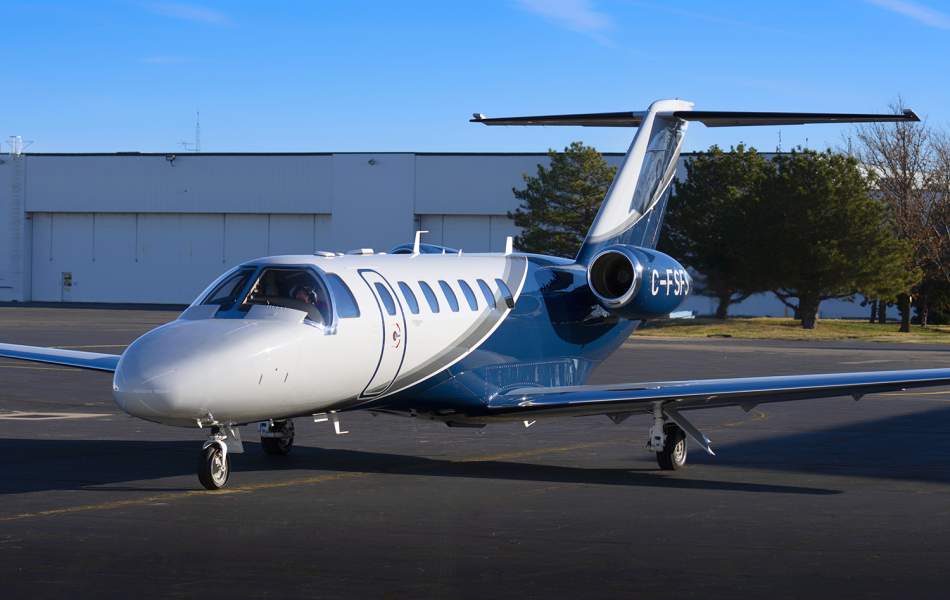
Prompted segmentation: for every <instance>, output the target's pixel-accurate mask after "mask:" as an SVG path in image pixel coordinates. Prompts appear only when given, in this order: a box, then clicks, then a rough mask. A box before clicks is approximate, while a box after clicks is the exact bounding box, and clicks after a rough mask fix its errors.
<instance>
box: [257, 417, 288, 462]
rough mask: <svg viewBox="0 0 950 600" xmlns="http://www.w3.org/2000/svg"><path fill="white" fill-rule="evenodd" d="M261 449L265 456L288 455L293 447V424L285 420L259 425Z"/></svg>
mask: <svg viewBox="0 0 950 600" xmlns="http://www.w3.org/2000/svg"><path fill="white" fill-rule="evenodd" d="M261 447H262V448H263V449H264V452H265V453H267V454H275V455H279V456H283V455H286V454H289V453H290V450H291V448H293V447H294V422H293V421H292V420H290V419H287V420H286V421H270V422H268V421H265V422H263V423H261Z"/></svg>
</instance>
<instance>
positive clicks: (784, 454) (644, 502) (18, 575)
mask: <svg viewBox="0 0 950 600" xmlns="http://www.w3.org/2000/svg"><path fill="white" fill-rule="evenodd" d="M174 316H175V313H173V312H165V311H156V310H149V311H140V310H98V309H56V308H22V307H18V308H12V307H0V341H5V342H14V343H24V344H36V345H55V346H67V347H76V348H80V349H85V350H90V351H98V352H107V353H119V352H121V351H122V347H123V346H124V345H125V344H128V343H129V342H130V341H131V340H133V339H134V338H135V337H136V336H137V335H139V334H141V333H142V332H144V331H146V330H148V329H150V328H152V327H154V326H156V325H158V324H160V323H162V322H164V321H166V320H169V319H172V318H174ZM948 366H950V346H947V347H938V346H933V347H929V346H917V345H883V344H859V343H824V344H809V343H768V342H739V341H732V340H722V339H716V340H712V339H711V340H693V341H664V340H639V339H637V338H636V337H634V338H632V339H631V341H630V342H629V343H627V344H626V345H625V346H624V347H623V348H622V349H621V350H620V351H618V352H617V353H616V354H615V355H614V356H613V357H612V358H611V360H610V361H608V362H607V363H606V364H604V365H603V366H602V367H601V368H600V369H599V371H598V372H597V374H596V377H595V380H594V383H607V382H616V381H638V380H656V379H686V378H699V377H731V376H747V375H748V376H751V375H777V374H795V373H809V372H835V371H871V370H888V369H902V368H927V367H948ZM332 376H333V374H332V373H327V377H332ZM110 383H111V382H110V376H109V375H108V374H99V373H93V372H88V371H76V370H72V369H67V368H61V367H55V366H44V365H36V364H31V363H22V362H15V361H9V360H0V598H4V599H18V598H80V597H82V598H85V597H96V598H102V597H117V598H178V597H196V596H202V597H211V596H213V597H228V598H453V599H454V598H478V599H485V598H491V599H495V598H634V597H638V598H662V597H675V598H694V597H695V598H716V597H730V598H734V597H737V596H739V595H742V596H745V597H750V598H764V597H767V598H803V597H813V598H814V597H820V598H826V597H835V598H896V597H914V598H948V597H950V390H948V389H946V388H944V389H933V390H924V391H914V392H910V393H895V394H886V395H875V396H868V397H865V398H864V399H863V400H861V401H860V402H855V401H854V400H852V399H850V398H844V399H830V400H817V401H804V402H791V403H784V404H773V405H767V406H764V407H759V408H757V409H754V410H753V411H751V412H750V413H745V412H743V411H742V410H741V409H739V408H729V409H717V410H711V411H705V412H692V413H690V416H691V417H693V418H694V420H695V422H696V424H697V425H698V426H700V427H701V428H702V429H703V430H704V432H705V433H706V434H707V435H708V436H709V437H710V438H711V439H712V440H713V447H714V448H715V450H716V452H717V456H715V457H710V456H706V455H704V454H701V453H700V451H699V450H697V449H696V448H695V447H693V448H692V449H691V452H690V456H689V460H690V465H689V467H688V468H687V469H686V470H684V471H681V472H677V473H665V472H661V471H658V470H657V468H656V463H655V460H654V458H653V455H652V454H650V453H648V452H647V451H646V450H644V448H643V445H644V443H645V441H646V436H647V430H648V427H649V420H648V419H647V418H645V417H633V418H631V419H628V420H627V421H625V422H624V423H622V424H621V425H614V424H613V423H612V422H611V421H609V420H608V419H607V418H606V417H590V418H568V419H558V420H550V421H540V422H538V423H537V424H535V425H534V426H532V427H531V428H529V429H525V428H524V427H523V426H521V425H520V424H518V425H516V424H504V425H497V426H490V427H487V428H485V429H480V430H479V429H450V428H447V427H445V426H444V425H441V424H438V423H432V422H427V421H417V420H412V419H402V418H397V417H385V416H380V417H373V416H371V415H368V414H347V415H344V419H343V425H344V428H345V429H347V430H348V431H349V432H350V433H349V434H348V435H345V436H336V435H334V434H333V432H332V430H331V429H330V428H329V427H328V426H327V424H326V423H321V424H314V423H311V422H309V421H308V420H305V419H299V420H298V421H297V428H296V429H297V440H296V446H295V448H294V451H293V452H292V454H291V455H290V456H288V457H282V458H276V457H269V456H266V455H264V454H263V453H262V451H261V449H260V446H259V444H258V443H257V437H256V434H255V432H254V430H253V429H252V428H245V429H244V438H245V447H246V449H247V452H246V453H245V454H243V455H240V456H235V457H234V460H233V463H232V465H233V467H232V474H231V481H230V483H229V487H228V488H227V489H226V490H224V491H222V492H217V493H211V492H206V491H204V490H203V489H202V488H201V487H200V484H199V483H198V481H197V478H196V476H195V472H194V471H195V463H196V460H197V456H198V452H199V449H200V445H201V441H202V439H203V436H202V433H201V432H198V431H197V430H184V429H173V428H167V427H162V426H159V425H153V424H150V423H146V422H144V421H139V420H137V419H134V418H132V417H128V416H126V415H124V414H123V413H121V412H120V411H119V410H118V409H117V408H116V407H115V406H114V405H113V403H112V399H111V394H110Z"/></svg>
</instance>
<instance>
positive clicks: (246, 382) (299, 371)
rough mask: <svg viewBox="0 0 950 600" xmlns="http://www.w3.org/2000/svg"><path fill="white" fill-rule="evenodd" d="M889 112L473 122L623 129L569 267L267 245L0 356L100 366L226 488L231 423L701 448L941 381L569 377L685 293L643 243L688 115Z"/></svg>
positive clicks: (680, 272)
mask: <svg viewBox="0 0 950 600" xmlns="http://www.w3.org/2000/svg"><path fill="white" fill-rule="evenodd" d="M917 120H919V119H918V118H917V116H916V115H915V114H914V113H913V112H911V111H905V112H904V113H903V114H896V115H893V114H892V115H874V114H831V113H776V112H721V111H696V110H693V105H692V103H689V102H685V101H682V100H660V101H657V102H654V103H653V104H652V105H650V107H649V108H648V109H647V110H646V111H640V112H616V113H594V114H571V115H551V116H536V117H512V118H487V117H485V116H484V115H481V114H475V115H474V118H473V119H472V121H473V122H475V123H481V124H484V125H492V126H496V125H528V126H588V127H632V128H637V130H636V133H635V135H634V137H633V141H632V143H631V144H630V147H629V150H628V151H627V153H626V155H625V157H624V158H623V161H622V164H621V165H620V167H619V169H618V171H617V174H616V177H615V179H614V181H613V182H612V184H611V186H610V188H609V190H608V191H607V194H606V196H605V198H604V201H603V203H602V205H601V207H600V210H599V212H598V214H597V216H596V217H595V219H594V221H593V224H592V225H591V227H590V230H589V232H588V234H587V237H586V239H585V241H584V243H583V245H582V246H581V248H580V251H579V252H578V254H577V256H576V257H575V258H574V259H566V258H559V257H554V256H543V255H537V254H528V253H523V252H517V251H515V250H514V249H513V248H512V243H511V239H510V238H509V240H508V243H507V247H506V248H505V250H504V251H503V252H497V253H466V252H463V251H462V250H456V249H452V248H446V247H442V246H436V245H432V244H425V243H422V240H421V234H422V233H423V232H417V233H416V235H415V239H414V241H412V242H409V243H406V244H404V245H401V246H398V247H396V248H394V249H392V251H390V252H389V253H378V252H374V251H373V250H370V249H362V250H357V251H354V252H348V253H339V252H318V253H315V254H313V255H294V256H271V257H266V258H259V259H256V260H251V261H248V262H245V263H243V264H240V265H237V266H235V267H234V268H232V269H231V270H229V271H227V272H226V273H224V274H223V275H221V276H220V277H219V278H218V279H217V280H215V281H214V282H213V283H211V285H209V286H208V288H207V289H206V290H204V291H203V292H202V293H201V294H200V295H198V297H197V298H196V299H195V301H194V302H193V303H192V304H191V305H190V306H189V307H188V308H187V309H186V310H185V311H184V312H182V313H181V315H179V317H178V318H177V319H176V320H175V321H173V322H170V323H168V324H165V325H162V326H161V327H158V328H156V329H154V330H152V331H150V332H148V333H146V334H145V335H143V336H142V337H140V338H138V339H136V340H135V341H134V342H132V344H131V345H129V346H128V348H127V349H126V350H125V351H124V352H123V353H122V354H121V355H110V354H99V353H93V352H80V351H75V350H66V349H57V348H42V347H34V346H22V345H15V344H0V356H2V357H7V358H15V359H23V360H29V361H38V362H43V363H53V364H58V365H67V366H71V367H77V368H82V369H94V370H100V371H111V372H113V373H114V377H113V384H112V393H113V397H114V399H115V402H116V404H117V405H118V406H119V407H120V408H121V409H122V410H123V411H125V412H126V413H128V414H130V415H133V416H135V417H139V418H142V419H145V420H148V421H153V422H155V423H161V424H164V425H171V426H178V427H192V428H196V429H200V430H203V431H207V439H206V441H205V442H204V444H203V446H202V449H201V454H200V460H199V462H198V469H197V471H198V479H199V480H200V482H201V484H202V485H203V486H204V487H206V488H208V489H218V488H221V487H223V486H225V485H226V483H227V481H228V478H229V475H230V470H231V455H232V454H235V453H240V452H243V444H242V442H241V435H240V426H242V425H248V424H259V430H260V436H261V446H262V449H263V451H264V452H266V453H268V454H274V455H285V454H287V453H288V452H290V451H291V448H292V447H293V442H294V420H293V419H294V418H300V417H306V418H313V419H314V420H315V421H318V422H326V423H327V424H328V425H329V426H331V427H332V428H333V430H335V431H336V432H337V433H345V431H344V430H343V429H342V425H341V421H340V419H341V415H342V414H344V413H346V412H348V411H355V410H365V411H373V412H375V413H385V414H390V415H400V416H406V417H415V418H422V419H432V420H435V421H441V422H443V423H445V424H446V425H448V426H450V427H484V426H485V425H488V424H492V423H498V422H506V421H508V422H510V421H514V422H519V421H522V422H524V423H525V424H526V425H530V424H531V423H532V422H534V421H536V420H537V419H540V418H542V417H568V416H572V417H573V416H587V415H606V416H608V417H609V418H610V419H612V420H613V421H614V422H615V423H618V424H619V423H621V422H622V421H624V420H625V419H627V418H628V417H630V416H631V415H637V414H646V415H650V416H652V425H651V427H650V429H649V433H648V436H647V438H648V441H647V448H648V449H649V450H650V451H652V452H655V453H656V459H657V462H658V464H659V466H660V468H662V469H667V470H676V469H680V468H682V467H683V466H685V464H686V456H687V440H689V441H690V442H692V443H694V444H696V445H697V446H698V447H699V448H702V449H703V450H705V451H706V452H708V453H709V454H712V453H713V451H712V447H711V443H710V440H709V438H707V437H706V435H705V434H703V432H701V431H700V430H699V429H698V428H697V427H696V426H694V425H693V424H692V423H691V422H690V421H689V420H687V418H686V414H687V413H688V412H690V411H693V410H699V409H704V408H718V407H724V406H739V407H742V408H744V409H746V410H751V408H752V407H753V406H756V405H759V404H763V403H768V402H782V401H791V400H803V399H809V398H828V397H835V396H853V397H854V398H855V399H857V398H860V397H861V396H863V395H865V394H872V393H878V392H886V391H892V390H905V389H909V388H917V387H923V386H937V385H945V384H950V369H928V370H904V371H880V372H865V373H838V374H822V375H796V376H773V377H746V378H730V379H706V380H703V379H700V380H695V379H684V380H679V381H645V382H639V383H617V384H613V385H597V386H594V385H585V384H586V382H587V380H588V378H589V377H590V374H591V372H592V371H593V370H594V369H595V368H596V367H597V365H599V364H600V363H601V362H603V361H604V359H606V358H607V357H608V356H609V355H610V354H611V353H612V352H613V351H615V350H616V349H617V348H618V347H619V346H620V345H621V344H623V343H624V342H625V341H627V340H628V338H630V336H631V334H632V333H633V332H634V330H635V329H637V327H638V326H639V325H640V324H642V323H643V322H644V321H648V320H651V319H659V318H668V317H669V316H670V315H671V314H674V313H676V311H677V308H679V307H680V305H681V304H682V303H683V301H684V300H685V299H686V298H687V297H688V296H689V294H690V292H691V291H692V290H693V279H692V275H691V273H690V271H689V270H688V269H686V268H685V267H684V266H683V265H681V264H680V263H679V262H677V261H676V260H675V259H674V258H673V257H670V256H667V255H666V254H663V253H662V252H659V251H657V250H656V246H657V240H658V238H659V235H660V231H661V225H662V221H663V215H664V212H665V209H666V203H667V200H668V198H669V194H670V187H671V182H672V181H673V178H674V175H675V170H676V164H677V159H678V157H679V153H680V147H681V145H682V142H683V136H684V134H685V133H686V129H687V126H688V125H689V123H691V122H694V121H698V122H700V123H702V124H703V125H705V126H707V127H725V126H761V125H798V124H806V123H860V122H879V121H890V122H901V121H917Z"/></svg>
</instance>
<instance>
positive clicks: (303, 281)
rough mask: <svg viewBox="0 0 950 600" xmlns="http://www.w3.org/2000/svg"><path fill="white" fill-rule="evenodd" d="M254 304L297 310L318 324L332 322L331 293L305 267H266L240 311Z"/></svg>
mask: <svg viewBox="0 0 950 600" xmlns="http://www.w3.org/2000/svg"><path fill="white" fill-rule="evenodd" d="M254 304H265V305H270V306H282V307H284V308H292V309H295V310H300V311H303V312H305V313H307V318H308V319H309V320H310V321H312V322H314V323H318V324H323V325H329V324H330V323H331V322H332V320H333V318H332V314H333V313H332V312H331V310H330V294H329V293H328V292H327V289H326V287H325V286H324V284H323V281H321V279H320V278H319V277H317V276H316V274H315V273H314V272H313V271H312V270H310V269H306V268H266V269H264V270H263V271H261V273H260V276H259V277H258V278H257V281H256V282H255V283H254V285H253V286H252V287H251V291H250V292H248V294H247V297H246V298H245V299H244V302H243V303H242V305H241V308H242V309H243V310H247V309H249V308H250V307H251V306H252V305H254Z"/></svg>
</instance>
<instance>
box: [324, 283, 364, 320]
mask: <svg viewBox="0 0 950 600" xmlns="http://www.w3.org/2000/svg"><path fill="white" fill-rule="evenodd" d="M327 282H328V283H329V284H330V291H331V292H332V294H333V301H334V302H335V303H336V314H337V315H338V316H339V317H340V318H341V319H352V318H355V317H358V316H360V307H359V305H358V304H357V303H356V298H354V297H353V292H351V291H350V288H349V286H347V285H346V283H344V282H343V280H342V279H341V278H340V276H339V275H337V274H336V273H327Z"/></svg>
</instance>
